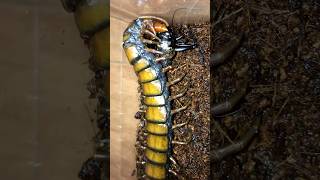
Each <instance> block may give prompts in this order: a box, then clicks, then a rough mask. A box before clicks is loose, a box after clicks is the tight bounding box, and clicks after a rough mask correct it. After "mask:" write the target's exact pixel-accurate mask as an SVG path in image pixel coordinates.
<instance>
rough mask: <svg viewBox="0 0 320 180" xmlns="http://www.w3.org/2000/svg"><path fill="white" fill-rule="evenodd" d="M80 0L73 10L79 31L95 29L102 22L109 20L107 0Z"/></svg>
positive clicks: (84, 31) (85, 31)
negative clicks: (88, 0)
mask: <svg viewBox="0 0 320 180" xmlns="http://www.w3.org/2000/svg"><path fill="white" fill-rule="evenodd" d="M90 2H91V3H90V4H88V2H87V1H85V0H82V1H81V2H80V3H79V4H78V6H77V8H76V11H75V12H74V17H75V21H76V23H77V26H78V28H79V30H80V32H81V33H88V32H92V31H95V30H96V29H97V28H98V27H101V26H102V24H104V23H106V24H107V22H108V21H109V5H108V3H109V1H107V0H96V1H90Z"/></svg>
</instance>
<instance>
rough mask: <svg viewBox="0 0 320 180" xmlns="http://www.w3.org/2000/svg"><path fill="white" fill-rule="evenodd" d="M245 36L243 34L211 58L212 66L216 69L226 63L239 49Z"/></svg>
mask: <svg viewBox="0 0 320 180" xmlns="http://www.w3.org/2000/svg"><path fill="white" fill-rule="evenodd" d="M243 37H244V34H243V33H241V34H240V35H239V36H238V37H236V38H234V39H232V40H231V41H230V42H229V43H228V45H226V46H225V48H224V50H223V51H221V52H216V53H214V54H212V55H211V56H210V66H211V67H215V66H217V65H220V64H222V63H224V62H225V61H226V60H227V59H228V58H229V57H230V56H232V55H233V54H234V52H235V51H236V50H237V49H238V47H239V45H240V43H241V40H242V39H243Z"/></svg>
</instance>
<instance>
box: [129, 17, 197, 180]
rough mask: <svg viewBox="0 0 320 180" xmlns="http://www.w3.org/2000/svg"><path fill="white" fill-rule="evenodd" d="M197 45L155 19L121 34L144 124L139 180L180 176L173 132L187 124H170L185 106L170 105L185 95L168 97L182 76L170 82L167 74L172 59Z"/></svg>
mask: <svg viewBox="0 0 320 180" xmlns="http://www.w3.org/2000/svg"><path fill="white" fill-rule="evenodd" d="M196 46H197V45H196V43H194V42H192V43H186V42H184V40H183V38H182V37H177V38H175V34H174V33H173V31H172V28H171V26H169V23H168V22H167V21H166V20H164V19H162V18H160V17H155V16H141V17H138V18H137V19H136V20H134V21H133V22H132V23H131V24H130V25H129V26H128V27H127V29H126V30H125V31H124V33H123V49H124V51H125V54H126V55H127V59H128V61H129V63H130V64H131V65H132V66H133V68H134V71H135V73H136V75H137V76H138V83H139V85H140V87H141V94H142V104H143V107H144V108H143V109H142V110H141V111H140V112H141V114H140V116H141V118H142V119H143V121H144V122H145V129H146V145H145V146H144V147H143V149H144V159H143V160H142V161H141V162H137V163H142V164H143V165H144V173H143V176H142V179H168V177H169V174H173V175H175V176H179V174H178V173H177V172H175V171H174V168H173V167H174V166H175V165H177V163H176V161H175V159H174V158H173V156H172V147H173V145H174V144H183V143H184V142H179V141H175V140H174V138H173V136H174V134H173V130H174V129H175V128H177V127H181V126H184V125H186V124H187V122H184V123H181V124H173V122H172V117H173V115H174V114H176V113H178V112H180V111H183V110H185V109H186V108H187V105H185V106H183V107H181V108H178V109H174V110H173V109H172V106H171V103H172V101H173V100H174V99H177V98H179V97H181V96H183V95H184V94H185V92H181V93H179V94H177V95H171V94H170V89H169V87H170V86H172V85H174V84H176V83H178V82H179V81H181V80H182V79H183V77H184V76H182V77H180V78H177V79H175V80H173V81H171V82H169V81H168V80H167V76H166V73H167V72H168V71H169V70H170V69H172V66H171V60H172V59H173V58H174V57H175V55H176V52H179V51H180V52H182V51H187V50H191V49H194V48H195V47H196Z"/></svg>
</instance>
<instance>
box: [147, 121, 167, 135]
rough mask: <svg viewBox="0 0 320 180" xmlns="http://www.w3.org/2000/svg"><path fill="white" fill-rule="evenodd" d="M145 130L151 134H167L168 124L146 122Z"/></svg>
mask: <svg viewBox="0 0 320 180" xmlns="http://www.w3.org/2000/svg"><path fill="white" fill-rule="evenodd" d="M146 129H147V131H148V132H150V133H153V134H161V135H166V134H168V126H167V125H166V124H156V123H150V122H148V123H147V128H146Z"/></svg>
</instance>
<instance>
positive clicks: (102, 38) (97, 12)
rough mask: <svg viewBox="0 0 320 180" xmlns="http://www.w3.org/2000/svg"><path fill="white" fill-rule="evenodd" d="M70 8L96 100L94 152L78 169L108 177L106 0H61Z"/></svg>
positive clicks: (91, 179)
mask: <svg viewBox="0 0 320 180" xmlns="http://www.w3.org/2000/svg"><path fill="white" fill-rule="evenodd" d="M61 2H62V4H63V6H64V8H65V9H66V10H67V11H68V12H73V13H74V17H75V21H76V24H77V27H78V29H79V31H80V35H81V37H82V38H83V39H84V41H85V44H86V45H87V46H88V48H89V50H90V55H91V56H90V59H89V68H90V69H91V70H92V71H93V72H94V74H95V76H94V77H93V78H92V80H91V81H90V82H89V83H88V90H89V92H90V94H91V95H90V98H94V99H96V100H97V102H98V103H97V108H96V112H97V113H96V114H97V117H95V120H96V126H97V128H98V132H97V134H96V135H95V136H94V138H93V139H94V142H95V145H94V147H95V148H94V151H95V152H94V155H92V157H90V158H89V159H88V160H87V161H85V162H84V163H83V165H82V167H81V170H80V172H79V178H81V179H83V180H101V179H102V180H106V179H109V124H110V122H109V0H61Z"/></svg>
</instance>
